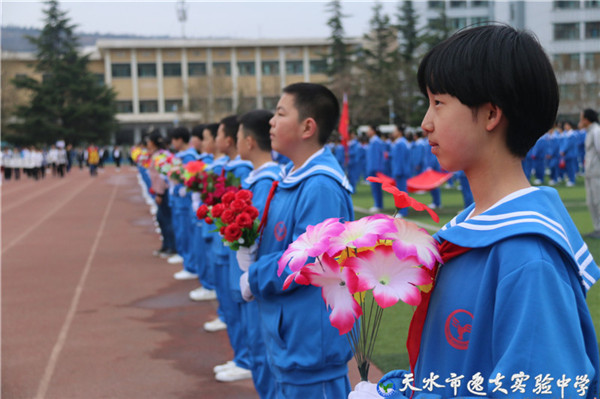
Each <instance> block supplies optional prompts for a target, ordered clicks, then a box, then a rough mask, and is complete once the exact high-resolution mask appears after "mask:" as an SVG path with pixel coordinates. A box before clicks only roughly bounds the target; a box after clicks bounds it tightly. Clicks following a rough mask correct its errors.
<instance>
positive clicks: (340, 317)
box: [302, 254, 362, 335]
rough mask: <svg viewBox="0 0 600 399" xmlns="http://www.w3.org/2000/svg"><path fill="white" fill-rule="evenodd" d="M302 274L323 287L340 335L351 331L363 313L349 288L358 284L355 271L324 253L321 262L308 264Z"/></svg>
mask: <svg viewBox="0 0 600 399" xmlns="http://www.w3.org/2000/svg"><path fill="white" fill-rule="evenodd" d="M302 274H305V275H306V276H307V277H308V279H309V280H310V284H311V285H314V286H316V287H321V290H322V295H323V300H324V301H325V305H327V306H328V307H329V308H331V314H330V315H329V320H330V321H331V325H332V326H334V327H335V328H337V329H338V330H339V332H340V335H341V334H346V333H347V332H348V331H350V330H351V329H352V326H353V325H354V322H355V320H356V319H358V318H359V317H360V316H361V315H362V308H361V306H360V304H359V303H358V302H357V301H356V299H354V296H353V295H352V293H351V292H350V289H349V288H350V286H355V285H356V284H357V280H358V278H357V277H356V274H355V273H354V271H353V270H352V269H350V268H348V267H340V265H339V264H338V263H337V262H336V260H335V259H334V258H332V257H330V256H329V255H327V254H323V257H322V258H321V262H316V263H311V264H310V265H307V267H305V268H304V269H303V273H302Z"/></svg>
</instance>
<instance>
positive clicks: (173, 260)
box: [167, 254, 183, 265]
mask: <svg viewBox="0 0 600 399" xmlns="http://www.w3.org/2000/svg"><path fill="white" fill-rule="evenodd" d="M167 262H169V263H170V264H172V265H175V264H177V263H183V258H182V257H181V255H179V254H175V255H173V256H171V257H170V258H169V259H167Z"/></svg>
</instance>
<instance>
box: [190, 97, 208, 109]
mask: <svg viewBox="0 0 600 399" xmlns="http://www.w3.org/2000/svg"><path fill="white" fill-rule="evenodd" d="M207 109H208V100H207V99H206V98H191V99H190V111H191V112H201V111H206V110H207Z"/></svg>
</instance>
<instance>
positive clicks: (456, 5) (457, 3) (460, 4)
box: [450, 0, 467, 8]
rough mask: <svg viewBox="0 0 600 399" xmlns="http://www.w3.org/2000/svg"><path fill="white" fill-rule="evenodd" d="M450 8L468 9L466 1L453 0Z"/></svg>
mask: <svg viewBox="0 0 600 399" xmlns="http://www.w3.org/2000/svg"><path fill="white" fill-rule="evenodd" d="M450 8H467V2H466V1H457V0H451V1H450Z"/></svg>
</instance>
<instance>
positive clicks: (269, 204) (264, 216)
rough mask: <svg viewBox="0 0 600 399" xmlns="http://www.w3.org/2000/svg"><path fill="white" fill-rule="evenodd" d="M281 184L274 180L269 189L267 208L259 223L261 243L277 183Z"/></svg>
mask: <svg viewBox="0 0 600 399" xmlns="http://www.w3.org/2000/svg"><path fill="white" fill-rule="evenodd" d="M278 184H279V180H274V181H273V184H271V190H270V191H269V195H268V196H267V202H266V203H265V210H264V211H263V216H262V220H261V221H260V224H259V225H258V232H259V233H260V238H259V241H258V242H259V243H260V241H261V240H262V235H263V231H264V229H265V227H266V225H267V216H268V215H269V206H271V200H272V199H273V197H274V196H275V190H277V185H278Z"/></svg>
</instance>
